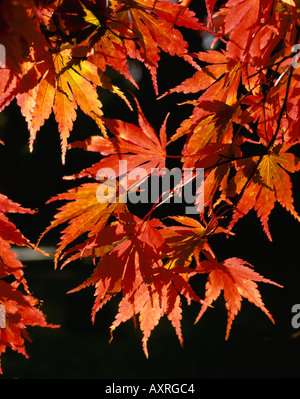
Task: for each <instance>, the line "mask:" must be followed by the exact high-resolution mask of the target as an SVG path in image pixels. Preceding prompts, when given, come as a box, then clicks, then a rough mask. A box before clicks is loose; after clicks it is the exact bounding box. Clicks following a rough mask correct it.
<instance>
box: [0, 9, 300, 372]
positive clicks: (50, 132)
mask: <svg viewBox="0 0 300 399" xmlns="http://www.w3.org/2000/svg"><path fill="white" fill-rule="evenodd" d="M200 11H203V10H200ZM185 35H186V38H187V39H190V40H191V45H192V49H193V50H195V51H197V50H199V49H201V38H200V37H199V36H197V35H196V34H189V35H188V36H187V33H186V32H185ZM193 73H194V70H193V69H192V68H191V67H190V66H187V65H186V64H185V63H183V62H182V61H181V60H177V59H174V60H173V59H171V57H169V56H167V55H162V62H161V64H160V67H159V69H158V84H159V88H160V92H161V93H163V92H164V91H165V90H167V89H169V88H172V87H174V86H175V85H177V84H179V83H180V82H182V81H183V80H184V79H185V78H186V77H189V76H191V75H192V74H193ZM110 75H111V77H112V79H113V81H114V83H116V84H117V85H119V86H120V87H121V88H122V89H123V90H125V91H126V89H130V90H132V91H133V92H134V93H135V94H136V95H137V97H138V99H139V101H140V103H141V106H142V109H143V110H144V112H145V115H146V117H147V118H148V120H149V121H150V123H151V124H152V125H153V126H154V127H155V128H156V130H157V131H158V129H159V127H160V125H161V124H162V122H163V120H164V118H165V116H166V114H167V113H168V112H171V115H170V118H169V121H168V126H167V129H168V132H169V134H170V135H172V134H173V133H174V132H175V129H176V128H177V127H178V124H179V123H180V122H181V121H182V120H183V119H184V118H185V117H188V116H189V114H190V111H191V108H189V107H188V106H182V107H178V106H177V103H180V102H181V101H183V100H185V99H186V97H183V96H180V95H173V96H170V97H166V98H164V99H161V100H159V101H158V100H157V99H156V97H155V95H154V91H153V88H152V83H151V80H150V77H149V74H148V72H147V71H145V70H144V69H143V68H142V80H141V81H140V90H139V91H136V90H134V89H133V87H131V86H130V85H128V84H127V83H126V82H124V80H123V79H122V78H121V77H119V76H118V75H117V74H116V73H114V72H112V71H111V73H110ZM100 99H101V101H102V102H103V104H104V107H103V110H104V113H105V116H106V117H112V118H120V119H125V120H128V121H134V122H136V114H135V113H133V114H132V113H131V112H130V111H129V110H127V109H126V105H125V104H124V103H122V101H121V100H119V99H118V98H117V97H116V96H113V95H111V94H109V93H106V92H100ZM0 131H1V134H0V139H1V140H3V141H4V142H5V146H0V169H1V171H2V172H1V174H0V192H1V193H3V194H5V195H7V196H8V197H9V198H11V199H12V200H14V201H16V202H18V203H20V204H22V205H23V206H25V207H29V208H31V209H37V210H38V212H37V213H36V214H35V215H33V216H32V215H20V216H18V215H11V220H12V221H14V222H15V223H16V224H17V227H18V228H20V229H21V231H22V232H23V234H24V235H25V236H27V237H28V238H29V239H30V240H31V241H32V242H36V241H37V239H38V237H39V235H40V234H41V233H42V231H43V230H44V229H45V228H46V227H47V226H48V224H49V221H50V220H52V217H53V215H54V213H55V206H56V204H53V205H52V204H51V205H46V204H45V203H46V201H47V200H48V199H49V198H51V197H52V196H53V195H55V194H57V193H59V192H63V191H65V190H66V189H68V188H70V187H72V186H73V185H74V183H72V182H68V181H65V180H63V179H62V176H65V175H69V174H72V173H75V172H78V171H80V170H81V169H82V168H83V167H86V166H89V165H91V164H92V163H93V162H95V161H97V160H98V157H97V155H96V154H92V153H86V152H85V151H82V150H75V149H74V150H71V151H69V152H68V153H67V158H66V164H65V165H62V164H61V152H60V139H59V134H58V131H57V124H56V122H55V121H54V117H53V115H52V116H51V118H50V119H49V120H48V121H47V122H46V124H45V126H44V127H43V128H42V129H41V131H40V132H38V135H37V141H36V144H35V146H34V151H33V153H29V150H28V138H29V134H28V130H27V127H26V124H25V121H24V119H23V118H22V116H21V114H20V111H19V108H18V107H17V106H16V104H15V102H14V103H12V104H11V105H10V106H9V107H8V108H7V109H6V110H5V111H3V112H2V113H1V114H0ZM92 134H97V127H96V126H95V124H94V123H93V121H90V120H89V119H88V118H87V117H86V116H85V115H82V114H81V113H80V112H79V113H78V119H77V121H76V123H75V126H74V130H73V132H71V141H75V140H79V139H84V138H86V137H89V136H90V135H92ZM180 149H181V147H179V144H178V143H177V144H176V146H173V147H172V148H171V151H172V152H174V154H175V153H179V151H180ZM169 166H170V167H172V166H173V165H171V164H170V165H169ZM292 181H293V184H294V194H295V195H294V196H295V207H296V209H298V211H299V209H300V206H299V205H300V195H299V177H298V175H295V176H292ZM135 211H137V212H140V211H141V209H137V208H136V209H135ZM165 211H166V212H169V210H167V208H165V210H163V211H161V212H165ZM172 211H173V212H176V209H175V210H174V209H172ZM270 229H271V233H272V236H273V242H272V243H270V242H269V241H268V240H267V238H266V236H265V234H264V233H263V231H262V228H261V226H260V222H259V220H258V219H257V217H256V214H255V213H254V212H250V213H249V215H247V216H246V217H245V218H243V219H242V220H241V221H240V222H239V223H238V225H237V226H236V228H235V232H236V236H235V237H232V238H230V239H228V240H227V239H226V238H223V237H222V238H214V239H213V241H212V246H213V248H214V250H215V252H216V253H217V256H218V257H219V259H220V260H222V259H226V258H227V257H232V256H237V257H240V258H242V259H244V260H246V261H248V262H250V263H251V264H253V265H254V266H255V270H256V271H257V272H258V273H260V274H262V275H263V276H265V277H266V278H270V279H272V280H273V281H276V282H278V283H280V284H282V285H284V288H282V289H281V288H278V287H276V286H272V285H266V284H264V283H261V284H259V289H260V292H261V295H262V299H263V301H264V303H265V305H266V307H267V308H268V310H269V311H270V312H271V314H272V315H273V317H274V319H275V322H276V324H275V325H273V324H272V323H271V322H270V321H269V319H268V318H267V317H266V316H265V314H264V313H263V312H261V310H260V309H258V308H256V307H255V306H254V305H252V304H249V303H248V302H247V301H246V300H244V301H243V303H242V309H241V312H240V313H239V314H238V316H237V317H236V319H235V321H234V323H233V326H232V330H231V334H230V338H229V340H228V341H225V339H224V337H225V330H226V323H227V315H226V309H225V304H224V299H223V297H220V298H219V299H218V300H217V301H216V302H215V304H214V305H215V307H214V309H209V310H207V312H206V313H205V315H204V316H203V318H202V319H201V320H200V321H199V322H198V324H197V325H194V320H195V318H196V316H197V314H198V311H199V306H198V305H191V306H187V305H186V304H185V303H184V305H183V320H182V329H183V337H184V348H181V347H180V345H179V342H178V340H177V337H176V334H175V331H174V329H173V327H172V326H171V324H170V323H169V322H168V320H167V319H166V318H164V319H162V320H161V321H160V323H159V325H158V326H157V327H156V329H155V330H154V331H153V332H152V335H151V337H150V339H149V341H148V349H149V356H150V357H149V359H146V358H145V356H144V353H143V351H142V345H141V338H142V333H141V332H140V330H139V329H135V328H134V325H133V322H132V320H131V321H129V322H127V323H125V324H123V325H121V326H120V327H119V328H118V329H117V330H116V331H115V333H114V339H113V341H112V342H111V343H110V344H109V340H110V333H109V327H110V325H111V323H112V322H113V320H114V317H115V314H116V313H117V305H118V302H119V300H120V298H119V297H117V298H115V299H113V300H111V302H110V303H108V304H107V305H106V306H105V307H104V309H103V310H101V311H100V312H99V313H98V315H97V317H96V323H95V325H94V326H93V325H92V323H91V320H90V312H91V307H92V304H93V300H94V297H93V290H89V289H87V290H85V291H82V292H79V293H75V294H66V292H67V291H68V290H70V289H72V288H74V287H75V286H77V285H78V284H79V283H81V282H82V281H83V280H84V279H85V278H86V277H87V276H88V275H89V274H90V273H91V270H92V266H91V265H90V264H89V263H88V262H74V263H73V264H71V265H69V266H68V267H67V268H66V269H64V270H62V271H60V270H54V267H53V263H52V262H51V261H49V260H48V259H47V260H46V259H45V260H43V261H27V262H24V263H25V264H26V270H25V276H26V278H27V280H28V283H29V287H30V288H31V290H32V292H33V294H34V296H36V297H37V298H39V299H41V300H43V305H42V310H43V311H44V313H45V314H46V315H47V320H48V322H49V323H55V324H61V328H60V329H55V330H52V329H45V328H39V327H35V328H29V332H30V336H31V338H32V339H33V343H28V344H27V351H28V354H29V356H30V358H29V359H25V358H24V357H23V356H22V355H19V354H17V353H16V352H13V351H11V350H9V349H8V350H7V352H6V353H5V354H4V355H3V356H2V367H3V371H4V375H3V376H2V377H0V378H2V379H5V378H7V379H11V378H19V379H25V378H34V379H38V378H51V379H52V378H63V379H67V378H72V379H73V378H76V379H83V378H97V379H105V378H112V379H116V378H139V379H141V378H197V379H203V378H298V377H299V362H298V359H299V355H300V351H299V350H300V338H292V335H293V334H295V333H296V332H297V330H295V329H293V328H292V325H291V319H292V316H293V314H292V312H291V308H292V306H293V305H294V304H296V303H300V292H299V281H300V270H299V253H298V237H299V224H298V223H297V222H296V221H295V220H294V219H293V218H292V216H291V215H290V214H289V213H288V212H286V211H284V210H282V208H280V206H278V205H276V207H275V209H274V211H273V212H272V214H271V217H270ZM58 240H59V231H56V230H55V231H53V232H51V233H49V235H48V236H46V237H45V238H44V240H43V241H42V243H41V245H50V246H51V245H56V243H57V242H58ZM204 281H205V280H201V279H199V280H195V285H197V288H198V289H199V291H200V292H202V293H203V294H204Z"/></svg>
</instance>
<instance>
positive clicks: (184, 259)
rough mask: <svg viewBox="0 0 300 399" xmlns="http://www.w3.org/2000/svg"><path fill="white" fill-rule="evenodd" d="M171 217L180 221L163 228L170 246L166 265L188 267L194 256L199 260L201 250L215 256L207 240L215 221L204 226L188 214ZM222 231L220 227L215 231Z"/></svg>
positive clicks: (169, 266) (163, 233)
mask: <svg viewBox="0 0 300 399" xmlns="http://www.w3.org/2000/svg"><path fill="white" fill-rule="evenodd" d="M169 218H170V219H172V220H174V221H176V222H177V223H179V226H178V225H173V226H168V227H165V228H163V229H162V235H163V236H164V238H165V240H166V243H167V244H168V246H169V247H170V250H171V251H170V254H169V259H168V260H167V261H166V262H165V265H166V267H168V268H172V267H174V266H184V267H188V266H189V265H190V264H191V262H192V259H193V257H194V258H195V259H196V260H198V258H199V254H200V252H203V253H204V254H207V256H212V257H214V254H213V252H212V249H211V248H210V245H209V244H208V242H207V238H206V237H207V235H208V234H209V233H210V232H211V231H212V230H214V229H215V227H216V226H214V227H213V228H212V225H213V224H214V222H211V223H210V224H208V225H206V226H204V225H203V224H202V223H200V221H199V220H197V219H194V218H191V217H187V216H170V217H169ZM217 232H221V231H220V230H219V229H218V231H215V233H217Z"/></svg>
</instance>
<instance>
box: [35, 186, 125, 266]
mask: <svg viewBox="0 0 300 399" xmlns="http://www.w3.org/2000/svg"><path fill="white" fill-rule="evenodd" d="M107 187H108V191H109V192H108V194H107V196H105V200H104V201H101V199H100V198H99V196H98V195H97V190H98V188H99V184H98V183H86V184H82V185H81V186H79V187H76V188H73V189H70V190H69V191H68V192H66V193H62V194H59V195H57V196H55V197H53V198H51V199H50V200H49V201H48V202H53V201H68V202H67V203H66V204H65V205H63V206H62V207H61V208H60V209H59V212H58V213H57V214H56V215H55V219H54V220H53V221H52V222H51V224H50V225H49V226H48V227H47V228H46V230H45V231H44V232H43V234H42V235H41V237H40V239H39V241H38V244H39V242H40V241H41V239H42V238H43V236H44V235H45V234H46V233H47V232H49V231H50V230H51V229H53V228H55V227H57V226H59V225H61V224H63V223H66V222H68V226H67V227H66V228H65V229H64V230H63V233H62V237H61V241H60V245H59V248H58V249H57V251H56V254H55V258H54V260H55V266H57V262H58V260H59V258H60V256H61V254H62V252H63V251H64V249H65V248H66V247H67V246H68V245H69V244H71V243H72V242H74V241H75V240H76V239H77V238H78V237H80V236H82V235H83V234H88V236H89V237H95V236H97V234H98V233H99V232H100V231H101V230H102V229H103V228H104V227H105V226H106V224H107V221H108V219H109V217H110V216H111V214H113V213H114V212H117V211H120V210H122V209H125V207H126V204H125V203H120V202H119V200H118V197H117V192H116V190H115V187H110V186H107ZM38 244H37V245H38Z"/></svg>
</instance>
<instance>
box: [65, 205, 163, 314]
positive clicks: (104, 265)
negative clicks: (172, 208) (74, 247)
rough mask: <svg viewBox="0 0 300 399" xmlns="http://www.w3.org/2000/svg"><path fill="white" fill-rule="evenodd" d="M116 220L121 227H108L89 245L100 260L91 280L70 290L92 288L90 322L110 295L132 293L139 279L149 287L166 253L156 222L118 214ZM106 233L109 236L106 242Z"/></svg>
mask: <svg viewBox="0 0 300 399" xmlns="http://www.w3.org/2000/svg"><path fill="white" fill-rule="evenodd" d="M118 219H119V221H120V222H121V224H119V223H117V224H114V225H111V226H107V227H106V228H105V229H104V230H103V231H102V232H101V233H100V234H98V236H97V237H96V238H95V240H94V241H93V242H92V243H91V242H90V243H89V248H94V249H95V251H94V252H92V255H93V254H94V255H95V256H99V257H100V259H99V261H98V263H97V265H96V267H95V270H94V272H93V274H92V275H91V277H89V278H88V279H87V280H86V281H85V282H84V283H82V284H81V285H80V286H78V287H77V288H75V289H74V290H72V291H70V292H75V291H78V290H80V289H82V288H85V287H88V286H90V285H93V286H95V296H96V299H95V303H94V307H93V312H92V319H93V320H94V318H95V315H96V313H97V311H98V310H99V309H100V308H102V306H103V305H104V304H105V303H106V302H107V301H108V300H110V298H111V297H112V296H113V295H115V294H116V293H118V292H120V291H121V290H122V293H123V296H126V295H127V294H130V293H132V291H133V289H134V287H136V284H137V280H138V281H139V276H141V278H142V279H143V281H145V282H146V283H147V284H151V281H152V277H153V274H154V269H155V268H156V267H162V262H161V256H162V253H165V252H166V251H167V250H168V248H167V246H166V244H165V242H164V238H163V236H162V235H161V233H160V231H159V229H158V227H160V226H161V222H160V221H159V220H156V219H153V220H149V221H143V220H141V219H139V218H138V217H137V216H134V215H132V214H130V213H126V214H119V215H118ZM106 234H109V237H110V242H109V243H108V242H107V239H106V238H105V236H106ZM89 248H88V249H89ZM88 255H90V253H89V252H87V253H84V252H83V256H88Z"/></svg>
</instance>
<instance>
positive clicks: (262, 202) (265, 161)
mask: <svg viewBox="0 0 300 399" xmlns="http://www.w3.org/2000/svg"><path fill="white" fill-rule="evenodd" d="M290 146H291V144H284V145H280V144H279V145H277V146H276V147H274V148H273V150H272V151H269V153H268V154H266V155H263V156H262V157H259V156H254V157H250V158H246V159H244V160H238V161H236V163H237V167H238V172H237V174H236V175H235V176H234V177H233V179H232V181H231V182H230V183H229V191H230V186H231V187H232V188H233V190H234V193H235V194H239V195H240V196H241V198H239V200H238V203H237V205H236V207H235V209H234V213H233V216H232V220H231V222H230V224H229V231H230V230H231V229H232V228H233V226H234V225H235V223H236V222H237V221H238V220H239V219H240V218H242V217H243V216H245V215H246V214H247V213H248V212H249V211H250V210H251V209H254V210H255V211H256V213H257V216H258V217H259V218H260V220H261V223H262V226H263V229H264V231H265V233H266V235H267V237H268V238H269V240H270V241H272V237H271V233H270V230H269V226H268V220H269V215H270V214H271V211H272V210H273V208H274V206H275V203H276V202H279V203H280V204H281V205H282V206H283V207H284V208H285V209H286V210H287V211H289V212H290V213H291V214H292V215H293V216H294V217H295V219H296V220H298V221H300V216H299V215H298V213H297V212H296V211H295V208H294V204H293V193H292V182H291V179H290V176H289V174H288V172H290V173H293V172H296V171H299V170H300V159H299V158H298V157H297V156H295V155H294V154H292V153H289V152H286V150H287V149H288V148H289V147H290ZM231 195H233V193H232V194H231Z"/></svg>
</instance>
